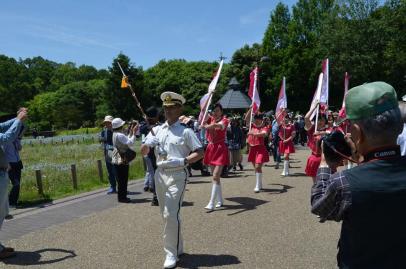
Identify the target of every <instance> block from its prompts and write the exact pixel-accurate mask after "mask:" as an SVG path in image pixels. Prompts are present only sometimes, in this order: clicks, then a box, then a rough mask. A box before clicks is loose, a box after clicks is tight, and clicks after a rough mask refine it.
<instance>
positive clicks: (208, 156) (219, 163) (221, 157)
mask: <svg viewBox="0 0 406 269" xmlns="http://www.w3.org/2000/svg"><path fill="white" fill-rule="evenodd" d="M228 124H229V121H228V119H227V118H226V117H225V116H224V115H223V107H222V106H221V105H220V104H216V105H215V106H214V109H213V116H210V117H209V119H208V120H207V122H206V123H205V124H204V125H203V128H205V129H206V138H207V141H208V143H209V144H208V145H207V148H206V152H205V154H204V159H203V162H204V164H205V165H208V166H210V168H211V171H212V173H213V186H212V191H211V197H210V201H209V203H208V204H207V206H206V207H205V208H206V209H207V210H210V211H213V210H214V208H215V207H216V208H218V207H221V206H223V195H222V191H221V184H220V176H221V172H222V170H223V166H227V165H228V164H229V163H230V160H229V156H228V148H227V145H226V143H225V141H226V133H227V126H228ZM215 200H217V204H216V205H214V202H215Z"/></svg>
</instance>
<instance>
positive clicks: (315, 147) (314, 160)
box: [304, 104, 327, 183]
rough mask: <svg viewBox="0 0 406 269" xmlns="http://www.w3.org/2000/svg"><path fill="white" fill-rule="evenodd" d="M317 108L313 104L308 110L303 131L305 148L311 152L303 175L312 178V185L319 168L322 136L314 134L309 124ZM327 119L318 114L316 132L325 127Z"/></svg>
mask: <svg viewBox="0 0 406 269" xmlns="http://www.w3.org/2000/svg"><path fill="white" fill-rule="evenodd" d="M317 108H318V104H315V105H314V106H312V107H311V108H310V110H309V111H308V112H307V114H306V116H305V127H304V128H305V130H306V131H307V135H308V142H307V146H308V147H309V148H310V150H311V154H310V156H309V158H307V163H306V169H305V173H306V175H307V176H309V177H312V180H313V183H314V182H316V175H317V169H318V168H319V165H320V161H321V148H320V139H321V137H322V134H321V133H320V132H319V131H317V132H315V129H316V128H315V125H314V123H312V122H311V120H310V117H311V115H312V114H313V112H314V111H315V110H316V109H317ZM326 122H327V118H326V116H325V114H322V113H319V119H318V122H317V130H322V129H323V128H324V127H325V126H326Z"/></svg>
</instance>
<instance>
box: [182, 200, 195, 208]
mask: <svg viewBox="0 0 406 269" xmlns="http://www.w3.org/2000/svg"><path fill="white" fill-rule="evenodd" d="M194 204H195V203H193V202H188V201H183V202H182V207H185V206H193V205H194Z"/></svg>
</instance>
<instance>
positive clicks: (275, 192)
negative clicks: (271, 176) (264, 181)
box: [261, 184, 293, 194]
mask: <svg viewBox="0 0 406 269" xmlns="http://www.w3.org/2000/svg"><path fill="white" fill-rule="evenodd" d="M269 185H276V186H281V187H282V189H267V188H262V189H261V191H262V192H269V193H270V194H281V193H285V192H287V191H288V190H289V189H292V188H293V187H292V186H289V185H285V184H269Z"/></svg>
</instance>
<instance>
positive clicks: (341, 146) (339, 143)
mask: <svg viewBox="0 0 406 269" xmlns="http://www.w3.org/2000/svg"><path fill="white" fill-rule="evenodd" d="M322 141H323V144H324V146H323V154H324V157H325V158H326V161H327V163H336V164H337V163H341V161H342V160H343V159H344V158H345V157H348V158H350V157H351V155H352V154H351V147H350V146H349V145H348V143H347V141H345V138H344V134H343V133H342V132H340V131H333V132H331V133H330V134H327V135H326V136H324V137H323V138H322Z"/></svg>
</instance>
